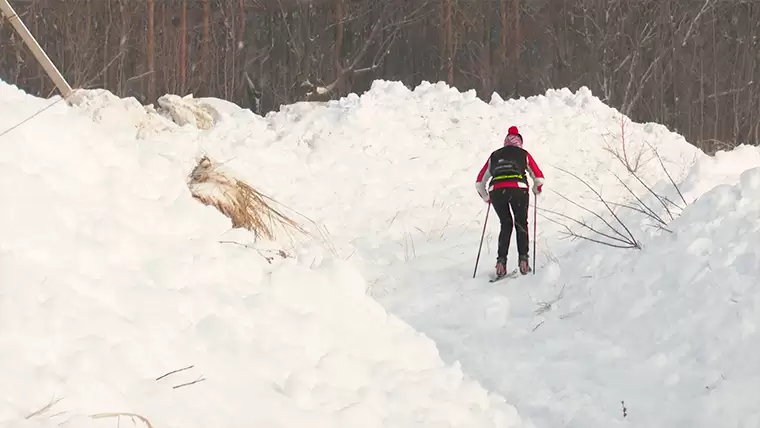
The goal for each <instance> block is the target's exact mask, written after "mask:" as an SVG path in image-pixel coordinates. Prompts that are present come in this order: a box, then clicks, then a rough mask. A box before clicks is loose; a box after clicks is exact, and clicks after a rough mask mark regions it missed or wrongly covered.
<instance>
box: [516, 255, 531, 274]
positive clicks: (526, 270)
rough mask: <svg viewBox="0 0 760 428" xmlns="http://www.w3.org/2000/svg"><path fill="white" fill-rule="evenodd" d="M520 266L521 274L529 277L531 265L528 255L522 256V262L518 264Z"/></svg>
mask: <svg viewBox="0 0 760 428" xmlns="http://www.w3.org/2000/svg"><path fill="white" fill-rule="evenodd" d="M518 266H519V267H520V273H521V274H523V275H527V274H528V273H529V272H530V271H531V268H530V263H528V255H527V254H521V255H520V261H519V262H518Z"/></svg>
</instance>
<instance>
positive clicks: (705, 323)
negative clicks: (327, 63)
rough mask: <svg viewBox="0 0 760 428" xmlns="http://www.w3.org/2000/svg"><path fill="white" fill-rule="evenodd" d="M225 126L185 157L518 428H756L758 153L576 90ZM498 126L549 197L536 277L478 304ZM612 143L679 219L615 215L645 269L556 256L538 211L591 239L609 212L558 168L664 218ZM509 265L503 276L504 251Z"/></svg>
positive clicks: (413, 96) (563, 252) (614, 254)
mask: <svg viewBox="0 0 760 428" xmlns="http://www.w3.org/2000/svg"><path fill="white" fill-rule="evenodd" d="M229 115H230V116H229V117H230V118H233V117H234V119H231V120H227V121H225V122H224V123H219V124H217V125H216V126H215V127H214V128H212V129H209V130H208V131H205V132H204V133H203V134H202V135H201V136H200V137H199V138H197V139H196V140H195V143H194V144H188V145H187V146H185V147H184V149H183V150H186V152H187V153H194V152H195V151H197V150H199V148H200V149H201V150H203V151H204V152H206V153H209V154H211V155H212V156H214V157H216V158H218V159H225V160H228V161H229V163H228V164H229V165H231V166H234V168H235V169H236V170H237V171H240V173H241V174H243V175H244V176H246V177H247V178H248V179H249V180H251V181H252V182H255V183H257V184H260V185H261V186H262V187H263V188H264V189H265V190H266V191H267V192H268V193H270V194H272V195H273V196H275V197H276V198H278V200H283V201H288V203H290V204H291V205H293V206H296V207H297V208H298V209H299V211H301V212H303V213H304V214H305V215H307V216H309V217H310V218H312V219H313V220H315V221H316V222H317V223H318V224H320V225H324V226H325V229H326V231H328V232H329V233H330V237H331V239H332V241H333V242H334V243H335V246H336V248H337V252H338V254H339V255H340V256H341V257H343V258H346V259H350V261H352V262H353V263H354V264H355V266H358V267H359V268H360V269H361V270H362V272H363V273H364V274H365V275H366V276H367V277H368V283H369V285H370V286H369V290H368V291H369V293H370V294H372V295H373V296H375V297H376V298H377V299H378V300H379V301H380V302H381V303H382V304H383V306H384V307H385V308H386V309H387V310H388V311H389V312H391V313H393V314H397V315H399V316H400V317H401V318H402V319H404V320H405V321H407V322H409V323H410V324H411V325H412V326H414V327H415V328H416V329H417V330H419V331H422V332H424V333H425V334H426V335H428V336H429V337H431V338H433V339H434V340H435V341H436V344H437V347H438V349H439V350H440V352H441V355H442V357H443V358H444V360H445V361H447V362H450V363H455V362H457V361H458V362H461V364H462V368H463V370H464V372H465V373H466V374H468V375H471V376H473V377H475V378H476V379H478V380H479V381H480V382H481V383H482V384H483V385H484V386H485V387H486V388H487V389H488V390H491V391H495V392H498V393H499V394H501V395H503V396H504V397H505V398H506V400H507V402H509V403H510V404H513V405H515V406H516V407H517V409H518V410H519V412H520V415H521V417H522V418H523V419H524V420H530V421H531V422H532V423H535V424H536V426H541V427H554V426H564V427H583V428H587V427H598V426H604V427H611V426H622V425H623V424H625V425H626V426H636V427H647V428H651V427H663V428H665V427H667V428H673V427H695V426H699V427H712V426H754V425H756V424H757V420H758V413H757V410H755V409H757V408H760V406H758V405H757V404H758V403H757V399H756V398H755V397H756V394H752V393H751V391H752V390H753V389H752V388H754V385H755V384H756V383H757V379H756V378H757V376H758V373H760V366H758V363H756V362H754V361H755V360H753V359H751V358H746V357H745V355H752V354H753V353H754V348H753V345H752V338H753V337H754V335H755V334H756V333H755V332H754V331H755V330H754V329H755V328H756V327H755V326H756V325H758V323H759V322H760V319H759V318H758V314H757V311H755V307H756V306H757V303H758V298H759V297H758V294H757V293H756V292H755V291H754V288H753V287H754V286H755V285H756V283H757V278H759V277H760V271H758V265H757V262H756V260H757V259H758V258H757V256H758V254H757V253H756V249H755V247H756V245H755V244H754V243H755V242H758V236H757V233H758V227H757V220H756V219H757V218H758V215H757V214H758V213H757V212H756V209H757V208H755V207H757V206H759V205H758V204H757V201H756V198H757V195H756V194H757V190H756V188H755V187H754V186H755V184H754V182H755V180H756V177H757V172H756V171H750V172H746V173H745V171H748V170H751V169H752V168H755V167H760V152H758V149H757V148H754V147H742V148H739V149H737V150H735V151H733V152H730V153H719V154H718V155H716V156H715V157H708V156H706V155H704V154H703V153H701V152H700V151H699V150H698V149H696V148H695V147H693V146H692V145H690V144H688V143H687V142H686V141H685V140H684V139H683V137H682V136H680V135H678V134H676V133H673V132H670V131H669V130H668V129H667V128H666V127H664V126H662V125H658V124H652V123H646V124H637V123H631V122H630V121H628V120H627V119H626V118H623V117H621V115H620V114H619V112H617V111H616V110H614V109H612V108H610V107H608V106H606V105H604V103H602V102H601V101H599V100H598V99H597V98H596V97H594V96H593V95H592V94H591V93H589V91H587V90H585V89H581V90H579V91H576V92H571V91H568V90H551V91H547V93H546V94H545V95H542V96H536V97H530V98H526V99H518V100H501V99H499V98H498V97H494V99H493V100H492V101H491V102H490V103H485V102H482V101H480V100H478V99H477V98H476V97H475V96H474V93H472V92H467V93H460V92H458V91H456V90H454V89H451V88H449V87H448V86H446V85H443V84H422V85H420V86H418V87H416V88H414V89H408V88H405V87H404V86H403V85H401V84H399V83H394V82H382V81H378V82H375V84H374V86H373V88H372V90H371V91H369V92H368V93H366V94H363V95H362V96H356V95H351V96H348V97H346V98H343V99H341V100H337V101H332V102H329V103H325V104H318V105H314V104H307V103H300V104H295V105H291V106H286V107H283V109H282V110H281V111H280V112H277V113H272V114H269V115H267V116H266V117H265V118H260V117H253V116H247V115H245V114H243V113H242V112H240V113H235V112H231V113H230V114H229ZM621 120H622V122H621ZM621 123H622V126H621ZM511 125H516V126H518V127H519V128H520V132H521V133H522V134H523V135H524V136H525V139H526V148H527V149H528V150H530V151H531V153H532V154H533V155H534V157H535V158H536V160H537V161H538V162H539V164H540V165H541V167H542V168H543V169H544V171H545V173H546V175H547V179H548V180H547V184H546V186H545V189H546V192H545V194H544V195H543V196H542V197H541V199H540V201H539V208H540V211H539V217H538V220H539V223H538V254H537V255H536V256H537V263H538V272H537V274H536V275H535V276H532V275H531V276H528V277H524V278H520V279H519V280H517V281H515V282H510V283H504V284H500V285H498V286H489V285H487V284H485V276H486V273H487V272H488V271H491V270H492V266H493V263H494V258H495V250H496V248H495V247H496V236H497V235H498V221H497V220H496V217H495V215H494V214H493V212H491V218H490V221H489V223H488V227H487V233H486V241H485V243H484V248H483V255H482V257H481V265H480V270H479V274H478V278H477V280H472V279H471V278H472V269H473V264H474V262H475V255H476V253H477V249H478V244H479V238H480V232H481V230H482V227H483V221H484V217H485V206H484V204H482V202H481V201H480V199H479V198H478V197H477V195H476V194H475V190H474V187H473V182H474V179H475V175H476V174H477V171H478V169H479V168H480V167H481V165H482V164H483V162H484V161H485V159H486V157H487V155H488V154H489V153H490V152H491V150H493V149H495V148H497V147H499V146H500V144H501V141H502V139H503V138H504V134H505V132H506V129H507V128H508V127H509V126H511ZM623 137H625V138H624V139H625V144H626V145H625V147H626V150H625V153H626V154H627V155H629V159H630V160H631V162H632V163H635V160H637V159H639V160H640V162H639V163H640V164H639V165H638V167H637V168H636V171H637V174H638V176H639V178H641V179H642V181H644V182H645V183H646V184H647V186H649V187H651V188H652V189H653V190H655V191H656V192H658V193H661V194H664V195H666V196H667V197H669V198H670V199H672V200H673V201H678V200H679V199H678V195H677V192H676V191H675V189H674V188H673V187H672V185H671V184H670V180H669V179H668V177H667V175H666V174H665V171H663V169H662V167H661V166H660V164H659V161H658V160H657V158H656V157H655V156H654V152H653V150H652V149H654V150H656V151H657V153H658V154H659V156H661V158H662V160H663V163H664V165H665V167H666V169H667V171H668V173H669V174H670V176H671V177H672V178H673V180H674V181H675V182H676V183H677V184H678V186H679V189H680V190H681V192H682V194H683V196H684V199H686V202H687V204H686V205H687V206H686V207H685V210H683V211H681V210H680V209H678V210H674V218H675V220H668V225H667V226H668V228H669V229H670V230H671V231H672V233H669V232H665V231H663V230H661V229H656V228H653V227H652V222H651V219H648V218H647V217H646V216H642V215H641V214H639V213H636V212H633V211H631V210H628V211H626V210H622V209H621V210H618V211H619V212H620V213H621V218H622V219H623V220H624V221H625V222H626V224H628V225H629V226H630V228H631V229H632V231H633V233H635V235H636V237H637V239H638V240H640V241H641V243H642V249H641V250H618V249H614V248H610V247H607V246H603V245H599V244H594V243H590V242H587V241H583V240H575V241H573V240H567V239H563V235H562V233H563V232H564V231H565V229H564V227H563V226H562V225H561V224H556V223H552V222H551V221H550V219H553V220H555V221H556V220H557V217H556V216H554V217H552V216H551V215H550V214H549V213H548V211H547V210H552V211H556V212H559V213H563V214H565V215H567V216H568V217H570V218H575V219H579V220H581V221H591V220H593V218H594V216H593V214H591V213H589V212H587V211H585V210H584V209H583V207H588V208H590V209H592V210H593V211H595V212H603V206H602V205H601V204H600V203H599V201H595V196H594V193H593V192H592V191H591V190H590V189H589V188H588V187H586V186H585V185H584V184H583V183H581V182H580V180H578V179H576V178H574V177H572V176H570V175H568V174H565V173H563V172H561V171H560V170H559V169H558V168H562V169H565V170H568V171H570V172H573V173H574V174H577V175H578V177H579V178H580V179H582V180H584V181H586V182H587V183H588V184H589V185H590V186H591V188H593V189H594V190H597V191H599V192H600V193H601V194H602V195H603V197H604V198H605V199H606V200H608V201H609V202H614V203H631V202H632V201H633V198H632V197H631V195H628V194H626V191H625V188H624V187H623V185H622V184H621V183H620V182H618V180H617V179H616V178H615V175H618V176H619V177H620V178H621V179H622V180H623V182H624V183H625V184H626V185H629V186H631V188H632V189H633V190H634V191H635V192H636V194H637V195H639V196H641V197H642V198H643V200H644V201H645V202H647V203H648V204H649V206H650V207H652V208H653V209H654V210H656V212H657V213H658V214H660V215H664V214H663V209H662V207H659V206H658V205H657V204H656V203H655V202H656V200H655V199H654V197H653V196H651V195H648V196H647V193H648V192H647V191H646V189H645V188H644V187H643V186H642V185H641V184H640V183H638V181H637V179H636V178H635V177H633V176H632V175H631V174H627V173H626V169H625V167H624V165H623V164H622V163H621V162H619V161H618V160H617V158H616V155H615V153H618V154H622V153H623ZM639 155H640V156H639ZM742 174H744V175H742ZM555 191H556V193H555ZM753 192H754V193H755V194H754V195H753ZM563 196H564V197H567V198H570V199H572V200H573V201H576V202H578V203H579V204H580V205H581V207H579V206H575V205H573V204H571V203H569V202H568V201H567V200H566V199H564V198H563ZM681 205H682V206H683V204H681ZM531 217H532V216H531ZM562 223H565V224H570V225H573V223H570V222H569V221H564V222H562ZM598 223H599V221H598V220H597V223H595V224H598ZM510 254H511V258H510V262H511V263H512V264H514V263H515V259H516V258H515V257H514V255H515V247H514V244H513V246H512V247H511V249H510ZM624 409H625V410H624Z"/></svg>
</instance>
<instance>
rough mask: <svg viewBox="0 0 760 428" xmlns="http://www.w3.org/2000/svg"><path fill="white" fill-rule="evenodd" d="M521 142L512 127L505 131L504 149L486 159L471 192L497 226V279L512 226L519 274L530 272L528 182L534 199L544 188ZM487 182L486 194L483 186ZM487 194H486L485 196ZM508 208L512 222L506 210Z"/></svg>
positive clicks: (504, 269)
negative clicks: (488, 208) (490, 211)
mask: <svg viewBox="0 0 760 428" xmlns="http://www.w3.org/2000/svg"><path fill="white" fill-rule="evenodd" d="M522 145H523V138H522V135H520V133H519V132H518V130H517V127H516V126H511V127H509V130H508V132H507V136H506V138H505V139H504V146H503V147H502V148H500V149H497V150H496V151H494V152H493V153H491V156H489V158H488V160H487V161H486V163H485V165H483V168H481V170H480V172H479V173H478V177H477V180H476V181H475V188H476V189H477V191H478V195H480V197H481V198H483V201H485V202H486V203H491V204H492V205H493V208H494V210H495V211H496V214H497V215H498V216H499V221H500V222H501V232H500V233H499V249H498V251H497V257H496V276H497V278H499V277H502V276H504V275H506V274H507V251H508V249H509V243H510V240H511V238H512V227H513V224H514V228H515V231H516V232H517V253H518V266H519V268H520V273H521V274H523V275H525V274H527V273H528V272H530V270H531V269H530V264H529V263H528V241H529V237H528V205H529V197H528V187H529V186H528V179H527V177H526V174H525V172H526V171H527V172H528V174H530V177H531V179H532V180H533V193H535V194H536V196H538V194H540V193H541V190H542V187H543V184H544V173H543V172H542V171H541V169H540V168H539V167H538V164H536V161H535V160H534V159H533V156H531V155H530V153H528V151H527V150H525V149H523V148H522ZM489 180H491V182H490V192H489V191H486V184H487V183H488V181H489ZM489 193H490V194H489ZM510 207H511V208H512V213H514V220H513V218H512V214H511V213H510V211H509V209H510Z"/></svg>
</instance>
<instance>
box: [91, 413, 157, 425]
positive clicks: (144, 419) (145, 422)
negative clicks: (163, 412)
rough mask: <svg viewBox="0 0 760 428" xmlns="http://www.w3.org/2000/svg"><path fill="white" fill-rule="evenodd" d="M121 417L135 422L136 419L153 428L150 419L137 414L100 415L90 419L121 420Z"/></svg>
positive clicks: (92, 416)
mask: <svg viewBox="0 0 760 428" xmlns="http://www.w3.org/2000/svg"><path fill="white" fill-rule="evenodd" d="M121 416H128V417H130V418H132V420H134V418H137V419H139V420H141V421H142V422H143V423H144V424H145V425H147V426H148V428H153V425H151V423H150V421H149V420H148V418H146V417H145V416H142V415H138V414H136V413H98V414H96V415H90V418H92V419H104V418H119V417H121Z"/></svg>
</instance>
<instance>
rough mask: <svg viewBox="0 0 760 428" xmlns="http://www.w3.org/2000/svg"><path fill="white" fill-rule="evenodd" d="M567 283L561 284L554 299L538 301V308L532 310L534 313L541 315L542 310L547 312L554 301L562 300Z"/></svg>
mask: <svg viewBox="0 0 760 428" xmlns="http://www.w3.org/2000/svg"><path fill="white" fill-rule="evenodd" d="M566 286H567V284H565V285H563V286H562V289H560V290H559V293H558V294H557V297H555V298H554V300H551V301H548V302H543V301H542V302H538V305H539V306H540V307H539V308H538V309H536V310H535V311H534V312H535V314H536V315H541V314H543V313H544V312H548V311H550V310H551V309H552V306H554V304H555V303H557V302H559V301H560V300H562V298H563V297H564V293H565V287H566Z"/></svg>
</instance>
